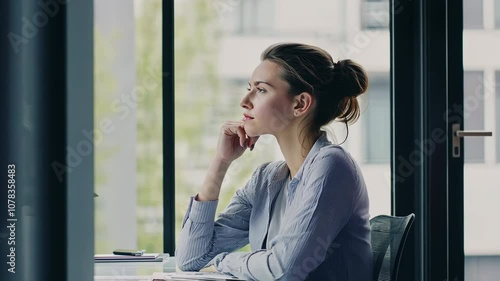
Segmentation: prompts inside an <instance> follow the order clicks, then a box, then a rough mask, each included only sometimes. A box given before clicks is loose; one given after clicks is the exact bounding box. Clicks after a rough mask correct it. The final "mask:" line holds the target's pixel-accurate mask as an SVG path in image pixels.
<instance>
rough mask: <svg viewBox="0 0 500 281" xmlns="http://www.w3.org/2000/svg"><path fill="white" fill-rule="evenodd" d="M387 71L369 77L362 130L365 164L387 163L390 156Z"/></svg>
mask: <svg viewBox="0 0 500 281" xmlns="http://www.w3.org/2000/svg"><path fill="white" fill-rule="evenodd" d="M389 80H390V79H389V74H388V73H382V74H380V73H377V74H374V75H372V76H371V77H370V88H369V90H368V92H367V95H366V98H365V100H367V103H366V111H365V112H364V118H363V120H364V122H363V125H364V128H363V132H365V133H366V136H365V137H364V138H363V141H364V148H365V150H364V157H363V158H364V161H365V163H367V164H388V163H389V160H390V159H389V157H390V149H391V143H390V134H391V131H390V129H391V127H390V122H391V121H390V118H391V106H390V105H391V103H390V94H391V92H390V84H389V82H390V81H389Z"/></svg>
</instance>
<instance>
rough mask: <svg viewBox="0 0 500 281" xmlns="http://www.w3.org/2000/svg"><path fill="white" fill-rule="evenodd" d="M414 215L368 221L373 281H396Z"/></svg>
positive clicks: (377, 217) (380, 217)
mask: <svg viewBox="0 0 500 281" xmlns="http://www.w3.org/2000/svg"><path fill="white" fill-rule="evenodd" d="M414 219H415V215H414V214H410V215H408V216H405V217H394V216H386V215H380V216H376V217H374V218H372V219H371V220H370V225H371V228H372V231H371V235H372V252H373V281H396V280H397V276H398V268H399V262H400V260H401V254H402V253H403V248H404V245H405V241H406V237H407V236H408V232H409V230H410V228H411V225H412V223H413V220H414Z"/></svg>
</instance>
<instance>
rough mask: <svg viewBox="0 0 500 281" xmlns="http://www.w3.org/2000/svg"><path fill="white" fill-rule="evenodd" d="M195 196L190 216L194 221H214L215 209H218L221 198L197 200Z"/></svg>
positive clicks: (191, 204) (192, 200)
mask: <svg viewBox="0 0 500 281" xmlns="http://www.w3.org/2000/svg"><path fill="white" fill-rule="evenodd" d="M194 198H195V196H192V197H191V202H189V205H190V211H189V218H190V219H191V221H193V222H197V223H203V222H214V220H215V211H216V210H217V204H218V203H219V200H213V201H196V200H194Z"/></svg>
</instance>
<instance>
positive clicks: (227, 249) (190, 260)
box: [175, 132, 372, 281]
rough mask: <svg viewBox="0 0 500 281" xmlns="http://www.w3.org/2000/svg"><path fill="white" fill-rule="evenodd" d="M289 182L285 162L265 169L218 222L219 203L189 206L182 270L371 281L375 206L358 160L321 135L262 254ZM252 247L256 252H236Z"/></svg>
mask: <svg viewBox="0 0 500 281" xmlns="http://www.w3.org/2000/svg"><path fill="white" fill-rule="evenodd" d="M288 175H289V170H288V167H287V165H286V163H285V162H283V161H279V162H272V163H266V164H263V165H261V166H260V167H259V168H257V170H256V171H255V172H254V174H253V175H252V177H251V179H250V180H249V181H248V182H247V184H246V185H245V186H244V187H243V188H240V189H238V190H237V191H236V194H235V195H234V196H233V198H232V199H231V201H230V203H229V205H228V206H227V207H226V208H225V210H224V211H223V212H222V213H220V214H219V215H218V218H217V220H216V221H215V222H214V219H215V212H216V208H217V203H218V201H217V200H215V201H208V202H199V201H196V200H194V199H193V197H192V198H191V200H190V203H189V206H188V210H187V212H186V215H185V217H184V220H183V222H182V231H181V234H180V238H179V244H178V246H177V250H176V253H175V256H176V263H177V265H178V267H179V268H180V269H181V270H185V271H197V270H200V269H202V268H203V267H205V266H208V265H212V264H213V265H215V267H216V268H217V270H218V271H220V272H224V273H230V274H232V275H234V276H237V277H239V278H242V279H247V280H259V281H264V280H289V281H292V280H293V281H295V280H333V281H338V280H342V281H348V280H355V281H364V280H366V281H369V280H371V276H372V253H371V245H370V223H369V202H368V194H367V191H366V187H365V183H364V180H363V176H362V174H361V171H360V169H359V167H358V165H357V164H356V163H355V161H354V160H353V159H352V157H351V156H350V155H349V154H348V153H347V152H346V151H344V149H343V148H342V147H340V146H338V145H333V144H331V143H330V142H329V141H328V139H327V138H326V134H325V133H324V132H323V133H322V135H321V136H320V138H319V139H318V140H317V141H316V143H315V144H314V145H313V147H312V149H311V151H310V152H309V153H308V155H307V157H306V159H305V161H304V163H303V164H302V166H301V168H300V169H299V171H298V172H297V174H296V175H295V177H294V178H293V179H292V181H291V182H290V184H289V185H288V187H287V188H288V190H287V191H288V197H287V202H286V204H287V206H286V210H287V211H286V215H285V217H284V220H283V221H282V222H281V227H280V231H279V233H278V235H277V236H276V237H274V238H273V239H272V240H271V241H270V243H269V245H267V249H262V245H263V242H264V241H265V239H266V234H267V230H268V225H269V220H270V214H271V206H272V202H273V200H274V198H275V197H276V196H277V194H278V192H279V189H280V187H281V186H283V184H284V183H285V181H286V180H287V177H288ZM249 243H250V246H251V249H252V252H250V253H244V252H234V251H235V250H237V249H239V248H241V247H243V246H245V245H247V244H249Z"/></svg>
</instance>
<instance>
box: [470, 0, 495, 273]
mask: <svg viewBox="0 0 500 281" xmlns="http://www.w3.org/2000/svg"><path fill="white" fill-rule="evenodd" d="M484 2H485V5H486V4H488V6H490V5H491V4H493V1H488V2H486V1H484ZM497 2H498V1H497ZM475 5H477V6H479V7H480V9H481V10H482V9H483V8H482V1H469V0H464V28H465V29H466V28H467V24H466V23H467V19H470V18H471V17H475V16H474V14H476V15H477V14H478V12H477V9H479V8H478V7H474V6H475ZM495 5H496V3H495ZM485 12H487V13H488V14H486V15H485V16H488V18H489V19H491V17H492V16H493V13H494V11H493V10H492V9H490V10H487V11H485ZM490 13H491V14H490ZM488 22H489V21H488ZM499 32H500V31H499V30H484V29H482V30H464V32H463V40H464V42H463V43H464V53H463V61H464V108H463V111H464V129H465V130H485V131H493V136H492V137H486V138H484V137H471V138H465V139H464V153H465V155H464V156H465V164H464V252H465V280H467V281H477V280H497V279H498V276H499V275H500V240H499V239H498V237H499V236H500V226H499V225H498V224H496V223H492V222H495V221H496V214H497V213H499V212H500V207H499V205H498V199H499V198H500V190H499V189H498V182H499V181H500V173H498V171H499V168H500V167H499V164H498V155H499V154H498V151H499V149H498V148H500V145H499V144H498V142H499V140H500V138H499V137H498V133H499V130H500V127H499V125H498V124H499V123H498V120H499V117H500V106H499V104H498V88H495V80H497V85H498V71H497V73H495V70H498V69H500V59H499V57H498V56H494V55H491V53H490V52H489V51H488V49H489V48H494V46H496V45H498V44H497V42H496V41H497V40H496V39H497V38H498V35H499V34H500V33H499ZM491 50H493V49H491ZM495 76H497V77H496V78H495ZM495 89H496V93H495ZM495 100H496V101H495ZM495 124H496V125H495ZM495 129H496V130H495ZM495 143H496V144H495ZM495 150H496V151H497V152H496V153H495ZM495 156H496V157H495ZM495 158H496V159H497V160H495Z"/></svg>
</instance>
